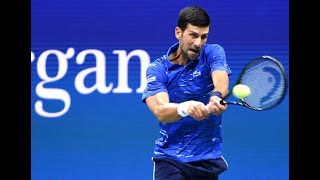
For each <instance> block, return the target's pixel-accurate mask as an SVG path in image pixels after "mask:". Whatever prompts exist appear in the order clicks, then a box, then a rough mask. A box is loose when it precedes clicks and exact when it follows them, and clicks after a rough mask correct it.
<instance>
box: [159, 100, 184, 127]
mask: <svg viewBox="0 0 320 180" xmlns="http://www.w3.org/2000/svg"><path fill="white" fill-rule="evenodd" d="M177 107H178V104H177V103H166V104H163V105H160V106H157V108H156V109H155V111H154V115H155V116H156V117H157V118H158V120H159V121H160V122H162V123H171V122H176V121H178V120H179V119H181V116H180V115H179V114H178V112H177Z"/></svg>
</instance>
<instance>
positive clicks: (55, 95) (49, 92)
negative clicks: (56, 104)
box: [35, 48, 74, 117]
mask: <svg viewBox="0 0 320 180" xmlns="http://www.w3.org/2000/svg"><path fill="white" fill-rule="evenodd" d="M49 55H56V56H57V59H58V66H59V67H58V73H57V75H56V76H55V77H49V76H48V74H47V70H46V63H47V57H48V56H49ZM73 55H74V49H73V48H69V49H68V50H67V53H66V54H64V53H63V52H61V51H58V50H47V51H45V52H43V53H42V54H41V55H40V56H39V59H38V63H37V72H38V75H39V77H40V79H42V81H41V82H39V83H38V84H37V86H36V94H37V95H38V96H39V97H40V98H43V99H49V100H50V99H54V100H61V101H63V102H64V108H63V109H62V110H61V111H58V112H47V111H45V110H44V108H43V102H42V101H41V100H38V101H36V103H35V111H36V112H37V113H38V114H39V115H40V116H44V117H59V116H62V115H63V114H65V113H66V112H67V111H68V110H69V108H70V105H71V98H70V95H69V93H68V92H67V91H65V90H63V89H58V88H45V87H44V85H45V84H47V83H50V82H55V81H58V80H60V79H61V78H63V76H64V75H65V74H66V73H67V70H68V58H71V57H72V56H73Z"/></svg>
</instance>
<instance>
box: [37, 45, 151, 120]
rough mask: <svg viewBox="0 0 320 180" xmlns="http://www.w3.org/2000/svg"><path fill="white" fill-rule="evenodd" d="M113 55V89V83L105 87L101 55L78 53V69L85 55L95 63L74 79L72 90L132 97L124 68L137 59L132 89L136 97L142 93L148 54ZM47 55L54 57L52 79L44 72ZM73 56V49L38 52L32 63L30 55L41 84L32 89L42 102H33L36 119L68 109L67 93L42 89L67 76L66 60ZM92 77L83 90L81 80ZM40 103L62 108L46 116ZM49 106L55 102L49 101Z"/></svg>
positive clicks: (93, 50) (104, 64)
mask: <svg viewBox="0 0 320 180" xmlns="http://www.w3.org/2000/svg"><path fill="white" fill-rule="evenodd" d="M113 54H116V55H118V83H117V84H118V86H117V87H116V88H114V89H112V88H113V83H109V84H108V85H106V80H107V77H106V56H105V54H104V53H103V52H102V51H100V50H97V49H86V50H83V51H81V52H80V53H79V54H78V55H77V56H76V63H77V64H78V65H82V64H83V63H84V62H85V60H86V57H87V55H93V56H94V57H95V62H96V65H95V66H94V67H90V68H87V69H84V70H82V71H80V72H79V73H78V74H77V75H76V77H75V80H74V86H75V89H76V90H77V91H78V92H79V93H80V94H84V95H85V94H90V93H92V92H94V91H95V90H97V91H98V92H99V93H101V94H107V93H110V92H111V90H112V92H113V93H132V88H130V87H129V86H128V74H129V72H128V65H129V60H130V59H131V58H132V57H133V56H137V57H139V59H140V87H139V88H137V89H136V93H142V92H143V90H144V88H145V86H146V84H147V80H146V69H147V67H148V65H149V63H150V56H149V54H148V53H147V52H146V51H144V50H141V49H138V50H133V51H131V52H129V53H127V51H125V50H114V51H113ZM49 55H55V56H56V57H57V60H58V67H57V69H58V72H57V73H56V76H54V77H50V76H49V75H48V74H47V72H48V71H47V69H46V64H47V59H48V56H49ZM74 55H75V50H74V48H68V49H67V52H66V53H63V52H62V51H59V50H55V49H50V50H46V51H44V52H42V53H41V54H40V56H39V58H38V60H37V61H36V57H35V54H34V53H33V52H32V51H31V62H36V63H37V74H38V76H39V77H40V79H41V80H42V81H41V82H39V83H38V84H37V85H36V87H35V93H36V95H37V96H38V97H39V98H40V99H42V100H37V101H36V102H35V105H34V107H35V112H36V113H37V114H38V115H40V116H43V117H47V118H55V117H60V116H62V115H64V114H65V113H67V112H68V110H69V109H70V106H71V97H70V94H69V93H68V91H66V90H64V89H59V88H52V87H51V88H48V87H45V86H44V85H45V84H48V83H52V82H56V81H58V80H61V79H62V78H63V77H64V76H65V75H66V73H67V72H68V59H71V58H72V57H73V56H74ZM92 73H94V74H95V76H96V82H95V84H94V85H92V86H91V87H86V86H85V78H86V77H87V76H88V75H91V74H92ZM43 100H47V101H46V103H51V102H50V100H55V101H57V100H58V101H62V102H63V104H64V107H63V108H62V109H61V110H59V111H57V112H49V111H47V110H46V109H45V108H44V101H43ZM48 100H49V101H48ZM52 103H55V102H54V101H52Z"/></svg>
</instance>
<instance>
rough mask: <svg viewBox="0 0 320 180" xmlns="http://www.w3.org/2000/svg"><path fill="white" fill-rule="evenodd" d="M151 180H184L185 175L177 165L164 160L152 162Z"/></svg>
mask: <svg viewBox="0 0 320 180" xmlns="http://www.w3.org/2000/svg"><path fill="white" fill-rule="evenodd" d="M153 161H154V165H153V180H184V179H186V178H185V174H184V173H183V172H182V171H181V169H180V168H179V165H177V164H175V163H172V162H170V161H166V160H161V159H158V160H153Z"/></svg>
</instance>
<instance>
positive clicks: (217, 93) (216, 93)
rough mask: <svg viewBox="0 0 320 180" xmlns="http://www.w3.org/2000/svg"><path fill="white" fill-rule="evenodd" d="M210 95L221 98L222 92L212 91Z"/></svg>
mask: <svg viewBox="0 0 320 180" xmlns="http://www.w3.org/2000/svg"><path fill="white" fill-rule="evenodd" d="M211 96H218V97H219V98H220V99H222V93H221V92H219V91H214V92H213V93H212V94H211Z"/></svg>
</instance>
